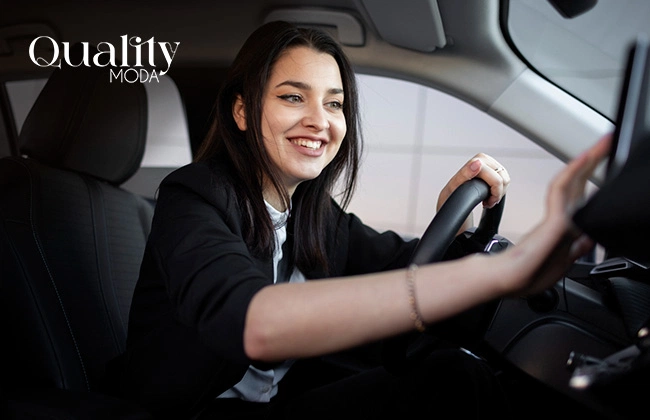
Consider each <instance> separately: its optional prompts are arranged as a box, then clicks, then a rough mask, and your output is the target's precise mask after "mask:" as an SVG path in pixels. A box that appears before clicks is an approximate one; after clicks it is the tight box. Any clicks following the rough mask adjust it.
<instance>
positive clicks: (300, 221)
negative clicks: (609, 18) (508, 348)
mask: <svg viewBox="0 0 650 420" xmlns="http://www.w3.org/2000/svg"><path fill="white" fill-rule="evenodd" d="M606 150H607V143H606V142H601V143H599V144H598V146H597V147H595V148H594V149H592V150H591V151H589V152H588V153H586V154H584V155H583V157H582V158H581V159H579V160H577V161H575V162H573V163H572V164H571V165H570V166H569V167H568V168H567V170H565V171H564V173H562V174H561V176H560V177H558V180H557V181H556V183H555V184H554V186H553V187H554V188H553V193H552V194H551V198H550V200H549V203H550V205H549V208H548V211H549V214H548V215H547V218H546V220H545V222H546V223H544V224H542V225H540V227H538V228H537V230H536V231H534V232H533V233H532V234H531V235H529V237H528V238H527V239H524V241H522V244H521V245H520V246H519V252H515V253H512V252H508V251H506V252H503V253H501V254H499V256H495V257H493V259H492V260H490V263H491V267H492V271H491V272H490V273H486V272H485V271H484V270H483V269H482V267H483V265H484V264H485V263H486V261H484V260H483V258H485V256H474V257H468V258H459V259H457V260H456V261H453V262H447V263H440V264H423V265H422V266H421V267H419V268H418V269H417V270H415V268H417V267H415V266H413V265H411V266H409V268H408V269H406V267H407V264H408V262H409V260H410V259H411V257H412V255H413V252H414V250H415V247H416V245H417V241H416V240H411V241H405V240H404V239H402V238H401V237H400V236H399V235H397V234H395V233H394V232H391V231H386V232H384V233H378V232H376V231H374V230H373V229H371V228H370V227H368V226H366V225H364V224H363V223H362V222H361V221H360V220H359V219H358V218H357V217H356V216H354V215H352V214H349V213H346V212H345V210H344V207H341V206H340V205H339V204H337V203H336V202H335V201H334V200H333V198H332V191H333V188H334V187H335V185H336V182H337V180H338V178H339V177H340V176H342V175H344V176H346V178H345V193H346V194H348V196H349V195H350V194H351V193H352V191H353V190H354V185H355V181H356V179H355V178H356V174H357V171H358V166H359V154H360V151H361V139H360V136H359V130H358V98H357V90H356V78H355V75H354V73H353V71H352V68H351V66H350V64H349V62H348V60H347V57H346V56H345V54H344V53H343V51H342V50H341V47H340V46H339V45H338V44H337V43H336V42H335V41H334V40H333V39H332V38H331V37H330V36H328V35H327V34H326V33H324V32H322V31H320V30H316V29H306V28H301V27H298V26H295V25H292V24H290V23H287V22H282V21H278V22H271V23H267V24H264V25H262V26H261V27H260V28H258V29H257V30H256V31H254V32H253V33H252V34H251V36H250V37H249V39H248V40H247V41H246V43H245V44H244V46H243V47H242V49H241V51H240V52H239V54H238V55H237V57H236V58H235V61H234V62H233V65H232V67H231V69H230V71H229V73H228V74H227V76H226V79H225V81H224V83H223V85H222V87H221V90H220V91H219V95H218V98H217V107H216V112H215V119H214V122H213V125H212V127H211V130H210V132H209V133H208V135H207V137H206V139H205V140H204V143H203V145H202V148H201V150H200V151H199V153H198V155H197V157H196V159H195V162H193V163H191V164H189V165H186V166H184V167H182V168H180V169H178V170H176V171H174V172H173V173H172V174H170V175H169V176H167V177H166V178H165V179H164V180H163V182H162V183H161V185H160V192H159V196H158V200H157V203H156V209H155V215H154V220H153V223H152V229H151V233H150V235H149V238H148V241H147V248H146V251H145V254H144V257H143V262H142V266H141V271H140V277H139V279H138V283H137V285H136V289H135V292H134V295H133V301H132V306H131V312H130V316H129V329H128V340H127V350H126V352H125V353H124V354H123V355H122V356H120V357H118V358H116V359H115V360H114V361H113V362H112V363H111V364H109V369H108V372H109V377H108V378H107V383H109V384H110V385H111V386H110V388H111V390H112V392H115V393H118V394H119V395H120V396H122V397H125V398H128V399H132V400H135V401H137V402H138V403H140V404H142V405H144V406H146V407H148V408H149V409H150V410H152V411H154V412H156V413H163V412H164V413H166V414H169V413H170V412H174V413H175V414H176V415H177V416H179V417H185V416H188V415H190V414H196V412H201V415H200V416H201V417H200V418H211V417H212V416H217V415H218V416H219V418H239V416H241V415H242V414H244V413H247V414H248V415H251V414H252V415H254V416H257V417H256V418H259V417H262V418H304V417H305V416H308V417H309V418H314V419H315V418H332V417H333V416H337V415H342V414H343V413H345V414H346V415H349V416H355V417H363V416H368V415H371V416H373V417H375V416H381V415H384V416H385V415H388V416H403V415H405V414H407V415H413V416H415V415H417V414H418V413H421V412H423V411H424V412H430V413H436V412H440V411H442V412H449V410H452V409H453V410H454V412H455V413H456V415H458V416H460V417H462V418H491V417H493V416H494V415H497V414H498V415H499V416H500V417H508V416H509V415H510V413H509V411H508V402H507V400H506V398H505V395H504V393H503V391H502V384H501V383H500V381H499V379H498V377H497V376H496V374H495V373H494V372H493V371H492V369H491V368H490V367H489V366H488V365H487V363H485V361H483V360H481V359H479V358H476V357H474V356H473V355H471V354H469V353H467V352H465V351H463V350H462V349H460V348H457V347H451V348H447V347H446V346H440V344H439V343H438V342H436V341H435V340H433V341H428V340H427V338H426V337H425V336H422V337H425V338H424V342H423V343H422V346H423V347H421V348H420V349H419V352H420V355H421V356H420V357H419V358H418V360H415V361H414V362H413V365H412V366H406V365H401V364H399V363H392V360H390V358H391V357H393V356H390V355H388V354H386V358H385V359H384V360H380V359H378V358H377V357H376V356H377V354H379V353H380V352H381V351H382V350H381V349H382V348H383V347H382V346H383V342H384V340H386V341H392V340H398V341H399V342H401V340H402V339H403V336H402V335H401V334H407V335H408V334H411V333H413V332H414V331H419V332H422V331H424V330H425V329H426V327H425V326H426V324H428V323H431V322H435V321H437V320H441V319H445V318H447V317H450V316H452V315H455V314H458V313H459V312H461V311H464V310H467V309H469V308H471V307H474V306H477V305H480V304H481V303H484V302H487V301H490V300H492V299H494V298H496V297H498V296H500V295H501V294H503V293H509V292H515V291H522V292H524V291H535V290H538V289H539V288H544V287H547V286H548V284H549V282H550V283H552V282H555V281H556V279H557V275H558V273H559V272H561V270H562V268H563V267H564V266H565V264H566V260H568V261H570V260H572V259H573V258H576V257H577V256H579V255H580V254H581V253H583V252H585V251H586V249H587V248H586V247H587V246H588V245H589V242H588V241H586V240H585V239H584V238H579V237H577V236H573V235H569V234H568V233H567V229H568V228H569V223H568V220H567V216H566V210H565V207H566V206H571V205H572V202H573V199H574V198H573V197H574V196H575V195H576V194H577V193H579V192H580V191H581V189H582V187H583V182H584V181H585V180H586V177H588V176H589V175H590V173H591V171H592V170H593V168H594V167H595V166H596V164H597V163H598V162H599V160H600V159H601V158H602V156H603V155H604V154H605V153H606ZM473 178H476V179H477V180H482V182H483V183H484V184H487V185H486V190H485V191H486V197H487V198H485V199H484V204H485V203H488V204H485V205H490V206H491V205H494V203H496V202H497V201H499V200H501V199H502V198H503V195H504V194H505V190H506V188H507V185H508V183H509V176H508V173H507V170H506V169H504V168H503V166H502V165H501V164H499V162H497V161H496V160H495V159H493V158H492V157H490V156H488V155H484V154H481V153H479V154H477V155H475V156H474V157H473V158H471V159H469V160H468V161H467V162H466V163H464V164H463V165H462V167H461V169H460V170H459V171H458V172H457V173H456V174H455V175H454V176H453V177H452V178H451V179H450V180H449V182H448V183H447V184H446V186H445V187H444V188H443V190H442V191H441V193H440V204H441V205H443V203H444V202H445V201H446V200H447V199H448V198H450V197H451V195H453V192H454V190H456V189H458V187H459V186H460V185H462V184H463V183H465V181H466V180H467V179H473ZM569 180H570V182H569ZM342 201H343V202H344V203H345V202H346V200H345V199H343V200H342ZM490 203H491V204H490ZM463 217H464V216H463ZM462 220H463V218H461V219H460V221H461V223H462ZM454 232H455V229H454ZM452 233H453V232H452ZM562 238H564V240H561V239H562ZM565 240H566V242H565ZM574 241H575V242H574ZM567 244H568V245H570V246H568V248H566V249H565V248H564V246H565V245H567ZM558 246H559V247H560V248H559V249H558V250H557V251H556V255H557V258H559V261H558V264H551V265H550V266H549V268H548V272H547V271H546V270H540V271H538V270H537V269H535V267H538V266H539V264H541V263H542V260H545V259H546V258H547V256H548V254H549V253H550V252H551V251H552V250H554V249H555V248H556V247H558ZM540 252H541V253H540ZM549 258H550V257H549ZM531 259H532V260H533V263H532V265H531ZM531 270H532V271H531ZM555 270H560V271H555ZM416 273H417V275H416ZM380 319H381V322H378V320H380ZM386 348H388V347H386ZM352 350H354V351H355V352H362V353H364V354H365V356H364V357H361V359H359V360H357V363H355V364H353V366H350V365H345V364H341V363H340V361H339V362H336V363H333V361H337V360H338V357H339V355H340V353H341V352H348V351H352ZM362 350H363V351H362ZM372 355H374V356H375V357H369V356H372ZM384 363H385V366H384V365H383V364H384ZM362 366H363V367H362ZM158 371H162V372H166V373H167V374H169V378H170V379H169V380H165V381H163V382H161V380H160V375H158V374H157V373H154V372H158ZM197 390H199V391H197ZM162 396H165V398H162ZM170 396H171V398H170Z"/></svg>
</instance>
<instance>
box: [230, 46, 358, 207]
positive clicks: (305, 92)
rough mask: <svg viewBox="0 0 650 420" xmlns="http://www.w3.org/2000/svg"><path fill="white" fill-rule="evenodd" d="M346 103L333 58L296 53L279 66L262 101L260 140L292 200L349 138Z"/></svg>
mask: <svg viewBox="0 0 650 420" xmlns="http://www.w3.org/2000/svg"><path fill="white" fill-rule="evenodd" d="M343 100H344V98H343V82H342V81H341V74H340V71H339V67H338V65H337V63H336V61H335V60H334V58H333V57H332V56H331V55H329V54H325V53H321V52H317V51H315V50H313V49H310V48H307V47H294V48H291V49H289V50H287V51H285V53H284V54H283V55H281V56H280V57H279V58H278V60H277V61H276V63H275V65H274V67H273V70H272V72H271V76H270V78H269V81H268V83H267V86H266V90H265V92H264V96H263V99H262V134H263V136H264V145H265V147H266V150H267V153H268V154H269V156H270V158H271V161H272V162H273V164H274V165H275V166H276V167H277V168H278V169H279V171H280V174H281V176H282V182H283V183H284V186H285V187H286V188H287V190H288V192H289V193H290V194H292V193H293V191H294V190H295V188H296V187H297V186H298V184H300V183H301V182H302V181H306V180H310V179H313V178H316V177H317V176H318V175H319V174H320V173H321V171H322V170H323V168H325V166H327V165H328V164H329V163H330V162H331V161H332V159H334V157H335V156H336V153H337V152H338V150H339V148H340V146H341V142H342V141H343V137H344V136H345V132H346V125H345V116H344V115H343V108H342V107H343ZM235 114H237V105H236V106H235ZM236 119H237V116H236ZM237 121H238V124H239V126H240V129H242V126H241V124H240V122H239V121H240V119H237ZM243 122H244V123H245V120H244V121H243Z"/></svg>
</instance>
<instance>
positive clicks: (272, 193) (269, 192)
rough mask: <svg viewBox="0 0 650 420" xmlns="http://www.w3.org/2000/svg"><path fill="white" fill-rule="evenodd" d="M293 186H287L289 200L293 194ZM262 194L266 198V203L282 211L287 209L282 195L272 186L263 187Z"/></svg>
mask: <svg viewBox="0 0 650 420" xmlns="http://www.w3.org/2000/svg"><path fill="white" fill-rule="evenodd" d="M295 190H296V189H295V187H294V188H287V193H288V194H289V200H291V197H292V196H293V192H294V191H295ZM262 196H263V197H264V200H266V202H267V203H269V204H270V205H271V206H273V208H274V209H276V210H277V211H280V212H284V211H286V210H287V206H286V205H285V203H284V202H283V201H282V196H281V195H280V194H279V193H278V192H277V191H276V190H275V188H273V187H267V188H264V190H263V191H262Z"/></svg>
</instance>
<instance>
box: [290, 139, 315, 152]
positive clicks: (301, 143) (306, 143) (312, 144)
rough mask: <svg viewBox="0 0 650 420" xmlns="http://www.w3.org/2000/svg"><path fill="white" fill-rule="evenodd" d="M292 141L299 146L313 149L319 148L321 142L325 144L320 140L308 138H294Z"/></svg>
mask: <svg viewBox="0 0 650 420" xmlns="http://www.w3.org/2000/svg"><path fill="white" fill-rule="evenodd" d="M291 143H293V144H296V145H298V146H302V147H306V148H308V149H312V150H317V149H319V148H320V146H321V144H323V142H322V141H320V140H307V139H293V140H291Z"/></svg>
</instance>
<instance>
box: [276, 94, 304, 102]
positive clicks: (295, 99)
mask: <svg viewBox="0 0 650 420" xmlns="http://www.w3.org/2000/svg"><path fill="white" fill-rule="evenodd" d="M278 98H280V99H282V100H285V101H287V102H291V103H292V104H299V103H301V102H302V97H301V96H300V95H296V94H292V93H291V94H286V95H278Z"/></svg>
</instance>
